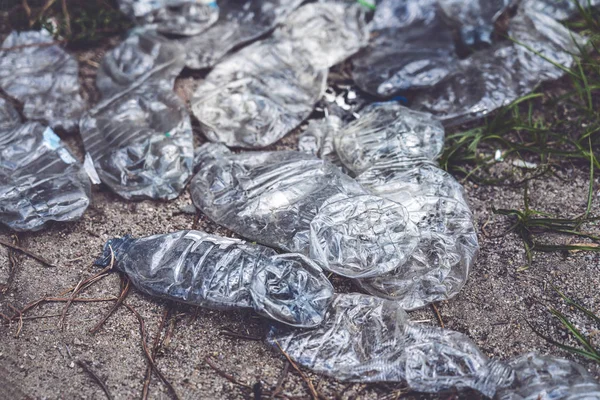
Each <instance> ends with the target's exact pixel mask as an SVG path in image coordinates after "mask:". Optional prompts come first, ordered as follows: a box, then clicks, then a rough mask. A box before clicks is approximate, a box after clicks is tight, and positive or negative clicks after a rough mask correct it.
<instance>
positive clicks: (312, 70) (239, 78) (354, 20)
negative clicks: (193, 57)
mask: <svg viewBox="0 0 600 400" xmlns="http://www.w3.org/2000/svg"><path fill="white" fill-rule="evenodd" d="M365 26H366V25H365V22H364V12H363V10H362V8H361V7H360V6H359V5H357V4H346V3H344V2H334V1H330V2H322V3H310V4H306V5H304V6H302V7H300V8H299V9H298V10H296V11H294V12H293V13H292V14H291V15H290V16H289V17H288V18H287V19H286V20H285V22H284V24H283V25H282V26H281V27H279V28H277V29H276V30H275V32H274V34H273V37H271V38H269V39H267V40H263V41H261V42H258V43H254V44H252V45H250V46H248V47H246V48H244V49H242V50H240V51H238V52H237V53H235V54H233V55H231V56H229V57H228V58H226V59H225V60H223V61H222V62H220V63H219V64H217V66H216V67H215V68H214V69H213V70H212V71H211V72H210V73H209V74H208V76H207V78H206V80H204V81H203V82H202V83H201V84H200V85H199V86H198V88H197V89H196V93H195V95H194V98H193V99H192V101H191V103H192V110H193V112H194V115H195V116H196V117H197V118H198V120H199V121H200V124H201V126H202V128H203V132H204V133H205V135H206V136H207V138H208V139H209V140H211V141H213V142H220V143H224V144H226V145H228V146H234V147H245V148H260V147H265V146H268V145H270V144H273V143H275V142H276V141H277V140H279V139H281V138H282V137H283V136H285V135H286V134H287V133H289V132H290V131H291V130H292V129H294V128H296V127H297V126H298V125H299V124H300V123H301V122H302V121H304V120H305V119H306V118H307V117H308V116H309V115H310V114H311V113H312V111H313V108H314V105H315V103H317V101H318V100H319V98H320V97H321V95H322V94H323V92H324V90H325V87H326V82H325V81H326V78H327V68H328V67H330V66H331V65H333V64H335V63H337V62H339V61H341V60H343V59H345V58H347V57H348V56H350V55H352V54H353V53H354V52H356V51H357V50H358V49H359V48H360V47H362V46H363V45H364V44H366V39H367V31H366V29H365Z"/></svg>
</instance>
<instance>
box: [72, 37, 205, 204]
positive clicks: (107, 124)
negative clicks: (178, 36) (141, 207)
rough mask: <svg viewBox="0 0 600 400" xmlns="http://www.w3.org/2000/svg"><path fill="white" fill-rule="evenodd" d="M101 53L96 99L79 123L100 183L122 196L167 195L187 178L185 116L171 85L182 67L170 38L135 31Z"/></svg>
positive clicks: (190, 153)
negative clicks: (98, 98)
mask: <svg viewBox="0 0 600 400" xmlns="http://www.w3.org/2000/svg"><path fill="white" fill-rule="evenodd" d="M142 35H143V37H139V38H138V37H137V36H133V37H130V38H129V39H127V40H126V41H125V42H123V43H122V44H121V45H120V46H119V47H117V48H116V49H115V50H113V51H111V52H109V53H108V54H107V55H106V57H105V60H104V61H103V63H102V73H100V74H99V77H98V86H99V88H100V90H101V91H102V92H103V93H104V94H105V97H104V99H103V101H101V102H100V103H99V104H98V105H97V106H96V107H94V108H93V109H92V110H90V111H89V112H88V113H86V114H85V115H84V116H83V117H82V119H81V121H80V131H81V136H82V138H83V144H84V146H85V150H86V151H87V152H88V153H89V154H90V155H91V157H92V159H93V161H94V166H95V168H96V170H97V172H98V175H99V177H100V179H101V180H102V182H103V183H105V184H106V185H108V186H109V187H110V188H111V189H112V190H113V191H114V192H116V193H117V194H119V195H120V196H122V197H124V198H126V199H145V198H150V199H162V200H170V199H173V198H175V197H177V196H178V195H179V193H180V192H181V191H182V190H183V188H184V187H185V184H186V183H187V181H188V180H189V178H191V175H192V167H193V158H194V144H193V134H192V127H191V122H190V116H189V114H188V112H187V110H186V108H185V105H184V103H183V102H182V101H181V99H180V98H179V97H178V96H177V95H176V94H175V93H174V92H173V83H174V80H175V77H176V76H177V74H178V73H179V72H180V71H181V69H182V68H183V51H182V49H181V47H180V46H179V45H177V44H175V43H171V42H168V41H166V40H164V39H160V38H159V37H156V36H153V35H150V34H142Z"/></svg>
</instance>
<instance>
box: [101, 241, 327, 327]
mask: <svg viewBox="0 0 600 400" xmlns="http://www.w3.org/2000/svg"><path fill="white" fill-rule="evenodd" d="M113 257H114V268H115V269H117V270H118V271H121V272H123V273H125V274H126V275H127V276H128V277H129V279H131V281H132V283H133V284H134V285H135V286H136V287H137V288H138V289H139V290H141V291H142V292H144V293H147V294H149V295H151V296H157V297H162V298H166V299H169V300H175V301H180V302H184V303H188V304H192V305H196V306H201V307H206V308H212V309H234V308H242V309H243V308H251V309H254V311H256V312H257V313H258V314H260V315H262V316H264V317H267V318H271V319H274V320H276V321H280V322H283V323H285V324H288V325H292V326H296V327H314V326H317V325H319V324H320V323H321V322H322V320H323V315H324V314H325V310H326V309H327V306H328V305H329V303H330V301H331V297H332V296H333V287H332V286H331V283H329V281H328V280H327V278H326V277H325V275H323V272H322V271H321V269H320V268H319V267H318V266H317V265H316V264H315V263H314V262H312V261H310V260H309V259H307V258H306V257H304V256H302V255H300V254H277V253H276V252H275V250H273V249H270V248H267V247H264V246H260V245H256V244H249V243H245V242H244V241H242V240H239V239H231V238H224V237H220V236H215V235H210V234H207V233H205V232H201V231H189V230H185V231H179V232H173V233H168V234H165V235H154V236H149V237H145V238H140V239H132V238H131V237H130V236H125V237H123V238H120V239H111V240H109V241H108V242H107V243H106V244H105V246H104V253H103V255H102V257H100V258H99V259H98V260H97V261H96V264H97V265H100V266H104V267H106V266H108V265H110V263H111V261H112V260H113Z"/></svg>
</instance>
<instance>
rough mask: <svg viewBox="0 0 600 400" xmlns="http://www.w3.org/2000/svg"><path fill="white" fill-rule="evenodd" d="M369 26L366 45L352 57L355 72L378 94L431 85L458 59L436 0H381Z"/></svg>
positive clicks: (362, 83)
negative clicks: (368, 37)
mask: <svg viewBox="0 0 600 400" xmlns="http://www.w3.org/2000/svg"><path fill="white" fill-rule="evenodd" d="M370 31H371V39H370V41H369V44H368V46H367V47H366V48H365V49H364V50H362V51H361V52H359V53H358V54H357V55H356V56H355V57H353V59H352V60H353V61H352V65H353V69H352V77H353V79H354V81H355V82H356V84H357V85H358V86H359V87H360V88H361V89H363V90H364V91H366V92H369V93H371V94H373V95H375V96H380V97H388V96H391V95H393V94H395V93H397V92H399V91H403V90H408V89H418V88H424V87H425V88H428V87H431V86H433V85H435V84H436V83H438V82H439V81H440V80H441V79H443V78H444V77H445V76H446V75H448V74H449V73H450V72H451V71H452V70H453V69H454V68H455V64H456V63H457V61H458V57H457V55H456V52H455V46H454V40H453V35H452V31H451V29H450V28H449V27H448V25H447V24H446V23H445V21H444V19H443V16H442V13H441V12H440V11H439V8H438V6H437V1H436V0H425V1H423V0H382V1H381V2H380V3H379V4H378V5H377V9H376V10H375V15H374V18H373V21H372V22H371V26H370Z"/></svg>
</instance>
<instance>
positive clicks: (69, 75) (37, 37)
mask: <svg viewBox="0 0 600 400" xmlns="http://www.w3.org/2000/svg"><path fill="white" fill-rule="evenodd" d="M53 43H54V39H53V38H52V36H51V35H50V33H48V31H46V30H44V29H42V30H40V31H28V32H12V33H11V34H10V35H8V37H7V38H6V39H5V40H4V42H3V43H2V47H0V88H2V89H3V90H4V91H5V92H6V93H7V94H8V95H9V96H11V97H13V98H15V99H16V100H18V101H20V102H22V103H23V115H24V116H25V118H27V119H28V120H35V121H39V122H41V123H43V124H45V125H49V126H50V127H52V129H54V130H65V131H69V132H72V131H74V130H75V129H76V127H77V122H78V121H79V117H80V116H81V114H82V113H83V111H84V110H85V108H86V104H85V102H84V100H83V98H82V97H81V94H80V86H79V66H78V64H77V60H76V59H75V58H74V57H73V56H71V55H70V54H69V53H67V52H66V51H64V50H63V49H62V48H61V47H60V46H59V45H57V44H53ZM3 49H5V50H3ZM65 99H68V101H65Z"/></svg>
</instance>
